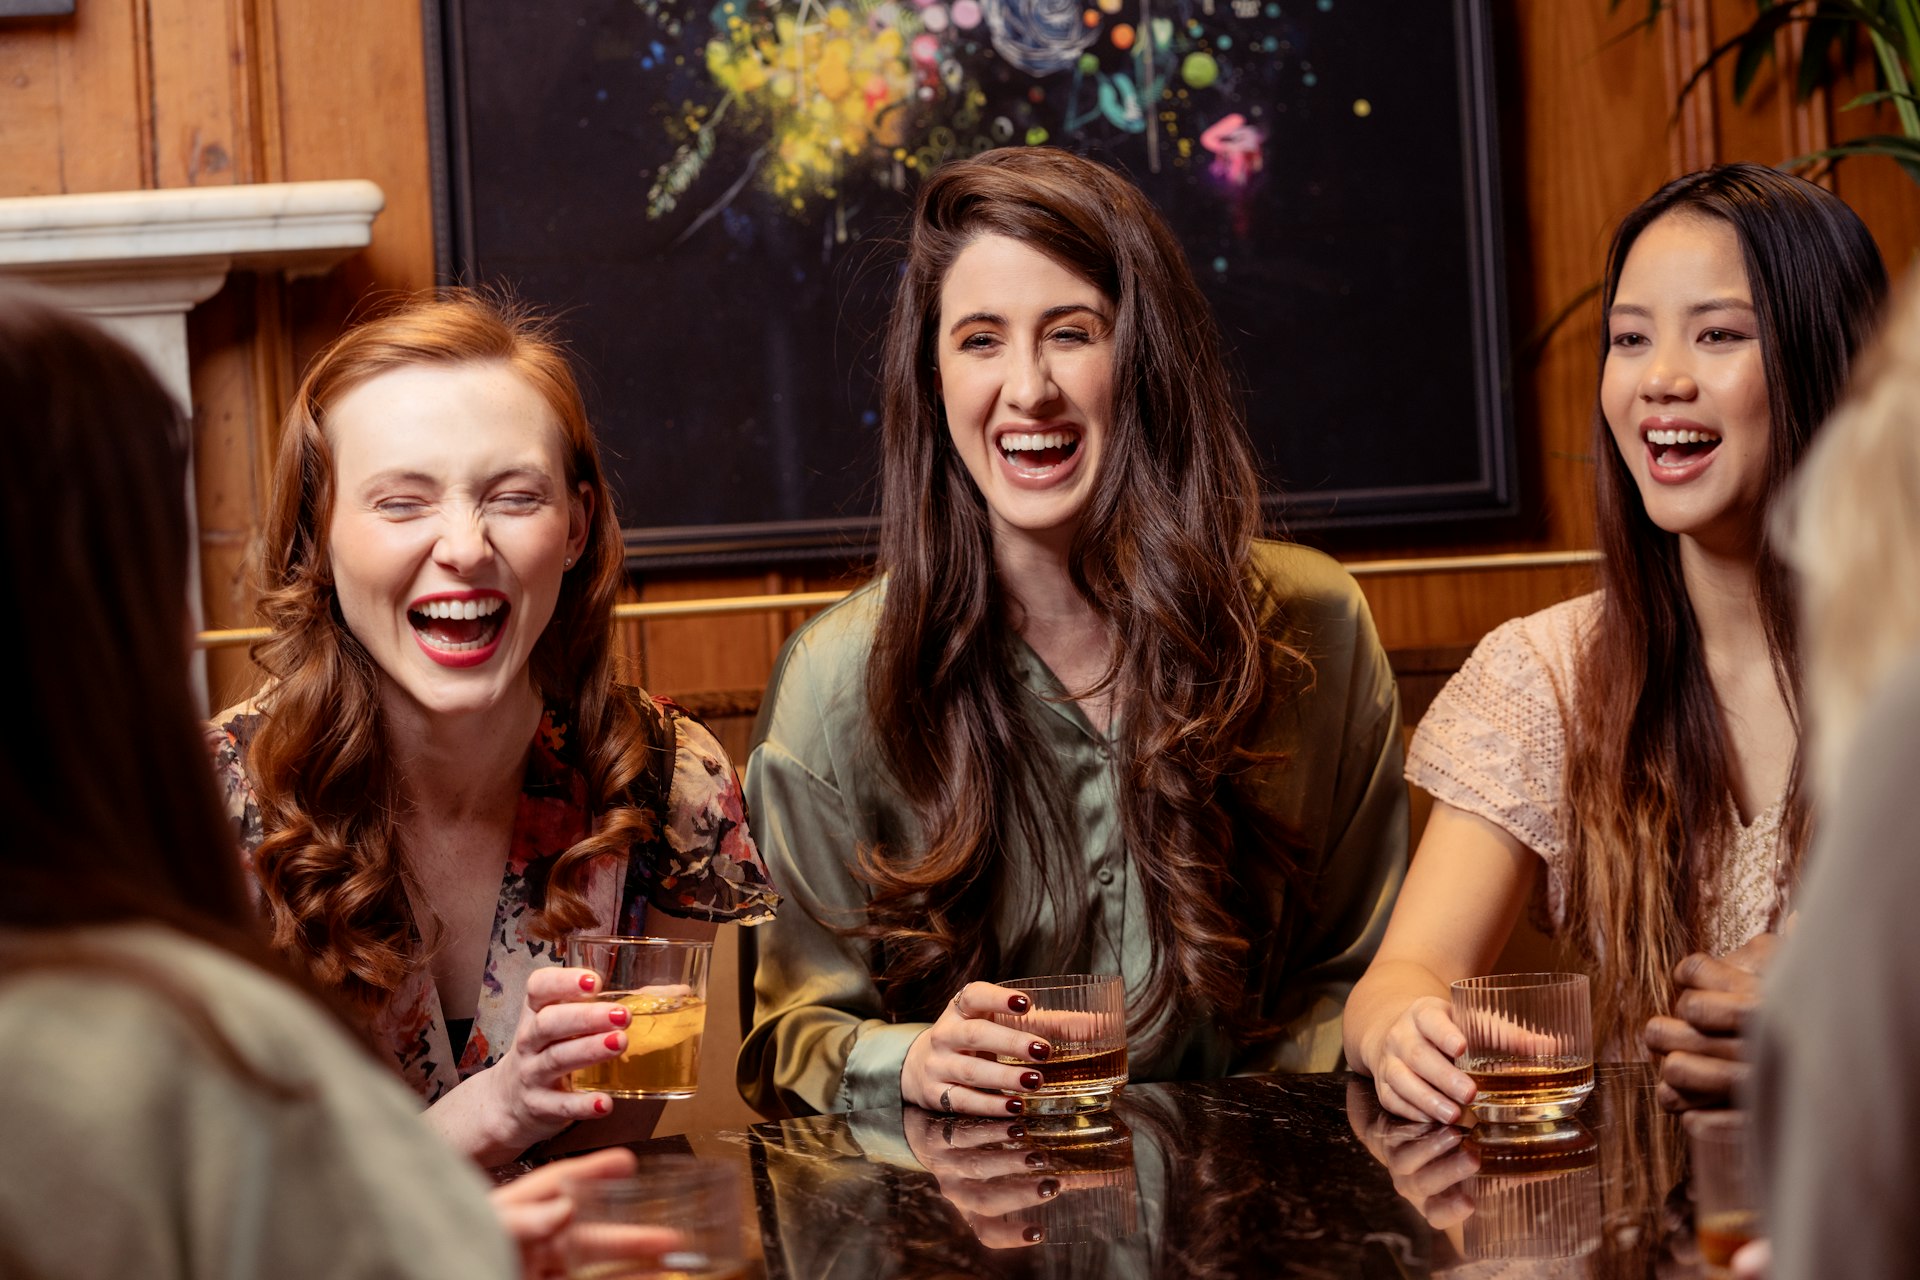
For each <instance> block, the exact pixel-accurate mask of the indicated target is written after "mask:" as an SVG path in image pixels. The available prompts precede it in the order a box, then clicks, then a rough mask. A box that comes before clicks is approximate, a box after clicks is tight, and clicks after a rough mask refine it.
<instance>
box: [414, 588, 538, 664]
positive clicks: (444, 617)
mask: <svg viewBox="0 0 1920 1280" xmlns="http://www.w3.org/2000/svg"><path fill="white" fill-rule="evenodd" d="M512 611H513V606H512V605H510V604H508V603H507V601H506V599H505V598H504V597H502V596H480V597H475V598H469V599H464V600H452V599H443V600H421V601H417V602H415V604H414V605H413V607H412V608H410V609H408V610H407V621H408V622H409V623H411V624H412V626H413V634H414V638H415V639H417V640H418V641H419V642H420V646H421V647H422V648H423V649H425V650H426V651H427V653H428V656H430V657H434V658H438V657H440V656H442V655H445V656H448V657H453V658H461V657H464V656H466V655H474V656H476V657H478V656H483V655H485V654H486V653H487V652H488V651H489V650H490V649H491V648H492V647H493V644H494V642H495V641H497V640H498V639H499V638H500V630H501V628H502V627H504V626H506V623H507V615H508V614H509V613H511V612H512Z"/></svg>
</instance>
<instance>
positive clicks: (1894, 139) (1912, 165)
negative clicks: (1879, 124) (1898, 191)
mask: <svg viewBox="0 0 1920 1280" xmlns="http://www.w3.org/2000/svg"><path fill="white" fill-rule="evenodd" d="M1850 156H1886V157H1888V158H1889V159H1891V160H1893V161H1894V162H1896V163H1897V164H1898V165H1899V166H1900V167H1901V168H1902V169H1905V170H1906V171H1907V176H1908V177H1910V178H1912V179H1913V180H1914V181H1915V182H1920V138H1907V137H1902V136H1901V135H1900V134H1897V133H1876V134H1873V135H1871V136H1869V137H1865V138H1855V139H1854V140H1853V141H1852V142H1843V143H1841V144H1840V145H1838V146H1834V147H1823V148H1822V149H1820V150H1819V151H1809V152H1808V153H1807V154H1806V155H1803V156H1795V157H1794V158H1793V159H1791V160H1789V161H1787V162H1786V164H1784V165H1782V166H1781V167H1782V168H1785V169H1804V168H1806V167H1807V166H1808V165H1811V164H1813V163H1815V162H1816V161H1819V160H1845V159H1847V158H1848V157H1850Z"/></svg>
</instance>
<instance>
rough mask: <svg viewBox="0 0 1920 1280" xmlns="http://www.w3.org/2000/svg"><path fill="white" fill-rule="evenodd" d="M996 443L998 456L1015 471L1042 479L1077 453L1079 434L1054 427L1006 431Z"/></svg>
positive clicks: (1078, 449)
mask: <svg viewBox="0 0 1920 1280" xmlns="http://www.w3.org/2000/svg"><path fill="white" fill-rule="evenodd" d="M995 443H996V444H997V445H998V446H999V448H1000V456H1001V457H1003V458H1005V459H1006V460H1007V463H1008V465H1009V466H1011V467H1013V469H1014V470H1016V471H1019V472H1021V473H1022V474H1024V475H1031V476H1041V475H1045V474H1046V473H1047V472H1049V471H1051V470H1053V469H1054V468H1055V467H1057V466H1059V465H1061V464H1062V463H1064V462H1066V461H1068V460H1069V459H1071V458H1072V457H1073V456H1074V455H1075V454H1076V453H1078V452H1079V451H1080V433H1079V432H1077V431H1068V430H1062V429H1060V428H1057V427H1056V428H1054V429H1053V430H1050V431H1009V432H1007V433H1006V434H1005V435H1003V436H1001V437H1000V438H999V440H997V441H995Z"/></svg>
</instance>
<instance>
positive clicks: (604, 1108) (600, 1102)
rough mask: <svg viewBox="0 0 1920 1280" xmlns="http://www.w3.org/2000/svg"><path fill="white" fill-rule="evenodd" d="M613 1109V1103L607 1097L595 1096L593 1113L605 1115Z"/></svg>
mask: <svg viewBox="0 0 1920 1280" xmlns="http://www.w3.org/2000/svg"><path fill="white" fill-rule="evenodd" d="M611 1110H613V1104H612V1103H611V1102H608V1101H607V1100H606V1099H605V1098H595V1099H594V1100H593V1114H595V1115H597V1116H603V1115H605V1114H607V1112H609V1111H611Z"/></svg>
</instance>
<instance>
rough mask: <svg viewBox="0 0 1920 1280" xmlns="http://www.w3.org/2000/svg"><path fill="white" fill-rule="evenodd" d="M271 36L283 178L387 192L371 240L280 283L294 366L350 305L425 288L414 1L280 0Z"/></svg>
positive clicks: (423, 90) (424, 172) (423, 114)
mask: <svg viewBox="0 0 1920 1280" xmlns="http://www.w3.org/2000/svg"><path fill="white" fill-rule="evenodd" d="M271 9H272V26H271V29H270V31H268V30H266V29H263V31H262V38H263V40H268V39H270V41H271V46H272V53H271V57H272V61H273V68H274V88H275V92H276V95H277V101H276V102H275V103H274V104H273V108H274V111H275V115H276V120H275V121H274V122H272V123H271V124H270V125H269V128H277V133H278V136H279V140H280V141H279V146H280V148H281V154H282V159H281V165H282V167H283V169H284V172H283V173H282V174H281V175H280V176H281V177H283V178H284V179H285V180H287V181H303V180H308V179H322V178H368V179H371V180H372V181H374V182H377V183H379V184H380V189H381V190H382V191H384V192H385V193H386V197H387V203H386V208H385V210H384V211H383V212H382V213H381V214H380V215H379V217H378V218H376V219H375V220H374V224H373V243H372V245H370V246H369V247H368V248H367V249H366V250H365V251H364V252H361V253H358V254H355V255H354V256H353V257H351V258H349V259H347V261H346V262H344V263H342V264H341V265H340V266H339V267H337V268H335V269H334V270H333V271H331V272H329V273H328V274H327V275H326V276H325V277H323V278H321V279H318V280H302V281H296V282H294V283H293V285H292V286H291V288H290V294H291V302H290V315H291V320H292V326H293V335H292V342H293V352H292V364H293V367H294V369H295V370H300V369H304V368H305V367H306V365H307V362H308V361H309V360H310V359H311V358H312V357H313V355H314V353H315V352H317V351H318V350H319V349H320V348H321V347H323V346H325V345H326V344H327V343H328V342H329V341H331V340H332V339H333V338H334V337H335V336H336V335H337V334H338V333H339V332H340V330H341V329H342V328H343V327H345V325H346V324H347V322H348V320H349V317H351V316H352V315H353V314H354V313H355V311H356V310H364V309H365V308H366V307H367V306H368V305H371V304H377V302H378V301H379V300H380V299H382V298H391V297H393V296H394V295H407V294H413V293H418V292H421V291H423V290H427V289H430V288H432V287H433V283H434V252H433V178H432V167H431V162H430V156H429V148H428V141H427V81H426V61H425V59H426V51H425V47H424V43H423V41H424V38H425V37H424V33H423V30H422V26H421V18H420V9H419V6H418V5H413V4H405V5H402V4H395V3H393V0H279V2H278V3H276V4H273V5H272V6H271Z"/></svg>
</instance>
